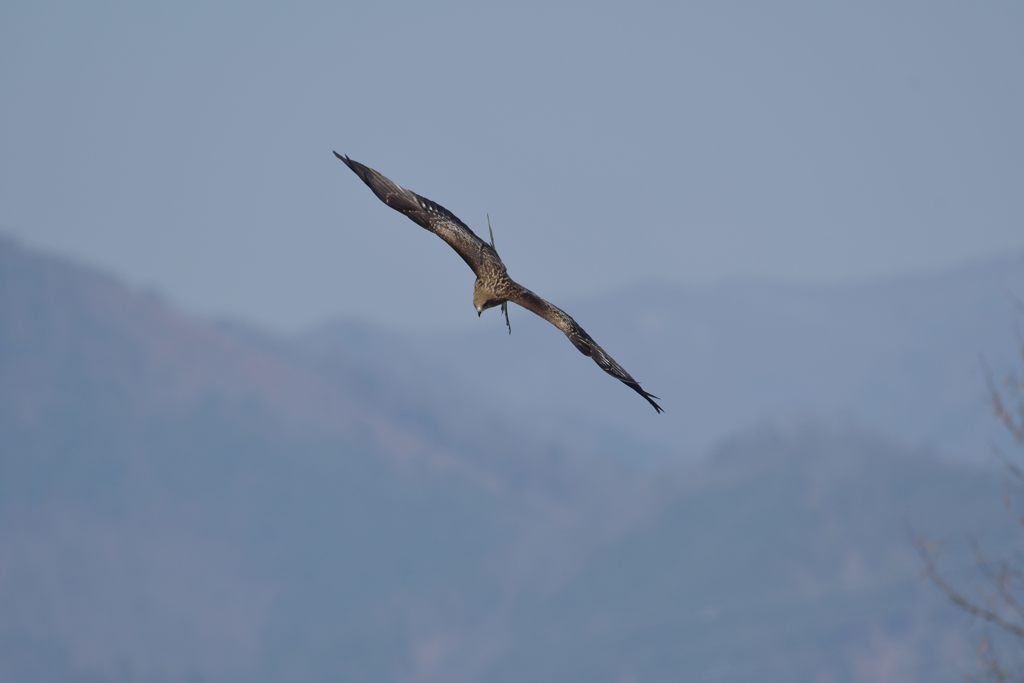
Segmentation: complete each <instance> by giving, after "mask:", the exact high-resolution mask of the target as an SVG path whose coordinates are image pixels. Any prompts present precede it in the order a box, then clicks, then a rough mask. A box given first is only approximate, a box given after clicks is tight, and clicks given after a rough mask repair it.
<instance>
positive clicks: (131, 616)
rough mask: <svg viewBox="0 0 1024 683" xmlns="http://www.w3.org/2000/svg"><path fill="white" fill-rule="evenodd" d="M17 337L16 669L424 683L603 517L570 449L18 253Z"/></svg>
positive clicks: (2, 465)
mask: <svg viewBox="0 0 1024 683" xmlns="http://www.w3.org/2000/svg"><path fill="white" fill-rule="evenodd" d="M0 340H3V345H2V346H0V377H2V378H3V381H2V382H0V446H2V448H0V471H2V473H3V476H0V545H2V547H3V548H4V553H3V555H2V557H0V602H2V603H3V604H4V605H5V609H4V616H3V617H2V618H0V678H2V679H7V678H12V679H31V680H39V681H47V680H73V679H82V680H93V679H102V680H132V679H135V678H143V679H147V680H152V679H154V678H163V679H167V680H184V679H189V678H190V677H192V676H195V677H198V678H199V679H200V680H206V679H213V680H253V678H254V677H259V678H261V679H263V680H280V679H282V678H284V679H304V680H308V679H314V680H315V679H318V678H321V677H327V678H332V679H333V678H334V677H335V674H336V672H338V671H346V672H349V673H350V674H355V673H357V672H359V671H364V672H369V673H368V674H367V675H369V677H371V678H381V677H386V678H390V679H392V680H398V679H403V678H407V677H408V676H410V675H411V672H414V671H417V670H419V669H420V668H423V667H425V666H427V665H426V664H423V662H422V661H420V660H421V659H422V658H423V656H425V655H421V654H419V653H420V651H421V650H423V649H424V648H426V649H428V650H429V649H430V647H431V645H430V643H431V642H433V641H432V640H431V639H433V638H435V637H437V636H436V634H437V633H442V634H443V633H447V632H449V631H453V630H457V629H467V630H471V628H472V627H471V625H472V624H473V623H475V622H476V621H479V620H480V619H482V618H483V616H482V615H483V614H484V613H486V612H487V611H488V610H489V609H490V608H491V606H492V604H493V602H494V601H496V600H503V599H506V598H505V597H504V596H505V595H506V592H507V591H508V590H514V589H515V586H517V585H518V584H519V583H520V582H523V581H527V580H528V579H529V577H530V576H531V575H533V574H535V573H536V571H537V570H536V565H535V563H533V562H532V559H531V557H530V556H529V555H523V554H522V553H521V552H520V550H521V548H523V547H532V548H534V549H536V550H537V551H538V552H540V553H543V554H547V555H550V554H551V553H553V552H554V550H556V549H557V548H558V547H559V546H558V544H557V543H556V541H558V539H559V538H560V534H561V533H562V532H563V531H564V530H567V529H573V528H576V527H578V526H579V524H580V521H579V520H580V518H583V517H586V515H585V514H584V513H583V511H582V510H578V509H576V508H574V507H573V506H574V505H580V504H581V503H583V502H584V501H585V500H586V496H587V495H589V494H588V493H587V488H586V482H587V481H589V480H590V479H591V476H592V475H591V474H588V472H587V471H584V470H582V469H579V468H575V469H574V470H573V471H572V473H571V474H572V476H571V477H569V476H567V475H568V474H569V471H568V469H567V466H566V464H565V463H563V462H561V461H560V460H559V459H558V458H557V456H555V455H549V454H546V453H543V452H540V453H537V454H526V455H525V456H524V457H522V458H520V459H517V460H515V461H512V459H511V458H505V457H503V454H508V453H510V452H511V453H515V452H517V451H518V450H519V449H520V448H521V446H517V444H516V443H514V442H510V441H508V440H507V439H506V440H504V441H503V442H501V444H500V447H498V448H493V449H491V448H488V446H489V442H488V441H482V442H480V443H478V444H476V445H475V446H472V445H471V444H469V443H468V442H466V441H465V440H463V442H462V443H461V444H460V449H459V450H456V449H454V448H453V442H452V441H450V440H446V439H445V438H444V437H443V435H439V434H438V433H437V431H436V430H430V429H423V428H422V426H423V425H424V424H429V423H431V422H432V421H433V420H432V419H431V418H430V416H429V413H426V414H420V415H418V416H417V418H418V419H409V420H403V419H402V417H401V415H400V414H398V412H396V411H395V410H393V409H392V408H391V407H389V405H388V404H387V402H386V401H384V400H383V398H384V397H374V396H368V395H367V393H366V391H365V389H366V384H367V383H368V380H367V379H366V378H362V379H360V378H359V377H358V376H357V375H355V374H351V375H350V374H347V373H345V372H344V371H343V368H341V369H338V368H336V369H335V372H333V374H326V373H322V372H320V371H319V370H318V369H317V368H315V367H313V366H312V364H310V363H308V362H307V361H306V360H304V358H303V356H302V354H300V353H298V352H295V351H293V350H291V349H289V348H287V347H286V346H285V345H283V344H282V343H280V342H278V341H275V340H273V339H270V338H265V337H261V336H260V335H258V334H257V333H243V332H241V331H240V330H238V329H234V328H228V327H225V326H211V325H208V324H205V323H202V322H199V321H195V320H192V319H189V318H187V317H185V316H182V315H181V314H179V313H177V312H175V311H174V310H172V309H169V308H168V307H167V306H165V305H164V304H162V303H161V302H160V301H159V300H158V299H157V298H155V297H152V296H149V295H143V294H138V293H135V292H132V291H130V290H127V289H125V288H124V287H122V286H120V285H119V284H118V283H116V282H115V281H113V280H111V279H110V278H107V277H104V276H101V275H98V274H97V273H95V272H93V271H90V270H88V269H83V268H80V267H77V266H74V265H71V264H68V263H66V262H64V261H61V260H59V259H54V258H51V257H48V256H43V255H39V254H37V253H35V252H32V251H29V250H26V249H23V248H21V247H19V246H17V245H15V244H13V243H10V242H6V241H4V242H0ZM405 389H406V390H408V387H406V388H405ZM479 415H480V416H481V419H486V412H480V413H479ZM484 451H487V452H486V453H484ZM477 452H481V453H483V455H481V456H479V457H477V456H476V453H477ZM510 462H514V464H512V465H510V464H509V463H510ZM544 462H548V465H546V466H544V465H543V463H544ZM594 464H595V468H594V469H595V470H596V472H597V475H598V476H600V471H601V467H599V466H596V463H594ZM626 488H627V489H628V486H627V487H626ZM527 530H529V534H526V531H527ZM424 642H425V643H426V644H424ZM428 659H429V657H428Z"/></svg>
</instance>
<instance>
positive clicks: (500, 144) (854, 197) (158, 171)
mask: <svg viewBox="0 0 1024 683" xmlns="http://www.w3.org/2000/svg"><path fill="white" fill-rule="evenodd" d="M1022 35H1024V5H1022V4H1020V3H1018V2H1011V1H1006V2H997V1H992V2H984V3H965V2H958V1H956V2H955V1H949V2H933V1H927V2H925V1H920V2H917V1H915V2H909V1H908V2H888V1H887V2H856V3H839V2H835V3H823V2H773V3H763V2H717V1H716V2H710V1H708V2H698V3H644V4H639V3H629V4H628V5H627V4H626V3H579V4H561V5H557V6H553V5H549V4H548V3H538V4H535V5H531V4H530V3H514V4H511V3H506V4H504V5H501V6H499V5H492V6H485V5H484V4H483V3H470V2H465V3H453V2H448V3H417V4H412V3H410V4H408V5H399V4H394V3H392V4H384V3H367V2H361V3H323V4H302V5H299V4H289V5H287V6H285V5H284V4H282V3H277V4H274V5H273V6H260V7H255V6H252V5H250V4H249V3H245V4H237V5H228V4H224V3H175V4H165V3H114V4H106V3H99V2H96V3H67V4H49V3H43V2H5V3H3V6H2V8H0V100H2V107H0V229H2V230H4V231H6V232H10V233H13V234H14V235H16V236H19V237H21V238H22V239H23V240H24V241H26V242H28V243H29V244H32V245H37V246H43V247H48V248H55V249H57V250H59V251H61V252H63V253H66V254H70V255H73V256H76V257H79V258H83V259H85V260H87V261H89V262H91V263H94V264H97V265H100V266H103V267H107V268H109V269H111V270H113V271H115V272H117V273H119V274H121V275H122V276H123V277H124V278H126V279H127V280H128V281H129V282H132V283H134V284H140V285H146V286H153V287H156V288H158V289H160V290H162V291H165V292H166V293H167V294H169V295H170V297H171V298H172V300H174V301H176V302H178V303H180V304H182V305H184V306H186V307H187V308H189V309H191V310H195V311H199V312H202V313H206V314H214V315H221V314H227V315H231V316H234V317H241V318H244V319H249V320H252V321H255V322H259V323H263V324H267V325H270V326H273V327H275V328H278V329H285V330H288V329H297V328H299V327H302V326H304V325H308V324H310V323H313V322H316V321H320V320H323V319H325V318H328V317H331V316H334V315H356V316H361V317H366V318H370V319H372V320H375V321H379V322H383V323H387V324H390V325H394V326H399V327H410V326H418V325H430V326H435V327H436V326H439V325H447V324H453V323H457V322H458V321H470V320H473V319H475V316H474V315H473V311H472V307H471V287H472V274H471V273H470V272H469V271H468V270H467V269H466V268H465V266H464V265H463V264H462V262H461V261H460V260H459V259H458V258H457V257H456V256H455V255H454V254H452V253H451V252H449V251H448V250H447V248H446V247H445V246H444V245H443V244H442V243H440V242H439V241H438V240H436V238H433V237H432V236H430V235H428V234H426V233H425V232H423V231H422V230H420V229H419V228H417V227H416V226H415V225H413V224H412V223H409V222H408V221H406V220H405V219H403V218H402V217H401V216H399V215H398V214H395V213H393V212H391V211H390V210H388V209H386V208H385V207H384V206H383V205H381V204H380V203H379V202H377V200H376V199H375V198H374V197H373V196H372V195H371V194H370V193H369V192H368V190H367V189H366V188H365V187H363V186H362V185H361V184H360V183H359V182H358V180H357V179H356V178H355V177H354V176H353V175H352V174H351V173H349V171H348V170H347V169H345V168H344V167H343V166H342V165H341V164H339V163H338V162H337V161H336V160H334V158H333V157H332V156H331V154H330V151H331V149H338V150H339V151H341V152H345V153H348V154H350V155H352V156H353V158H356V159H358V160H361V161H363V162H365V163H368V164H370V165H371V166H374V167H376V168H378V169H379V170H381V171H383V172H384V173H386V174H387V175H389V176H391V177H392V178H394V179H395V180H397V181H398V182H400V183H402V184H404V185H406V186H407V187H410V188H412V189H414V190H416V191H418V192H420V193H421V194H425V195H427V196H428V197H431V198H433V199H435V200H437V201H439V202H440V203H442V204H444V205H445V206H447V207H448V208H449V209H451V210H453V211H455V212H456V213H457V214H458V215H460V216H461V217H462V218H463V219H464V220H466V221H467V222H468V223H470V225H471V226H474V227H475V228H478V229H479V228H483V229H484V230H486V227H485V226H486V223H485V221H484V214H485V212H486V211H489V212H490V213H491V217H492V219H493V221H494V226H495V232H496V236H497V240H498V246H499V250H500V251H501V253H502V255H503V256H504V258H505V260H506V262H507V263H508V264H509V268H510V271H511V273H512V275H513V276H514V277H517V278H518V279H520V280H522V281H523V282H524V283H526V284H527V285H529V286H530V287H532V288H533V289H535V290H537V291H538V292H539V293H541V294H543V295H546V296H548V297H549V298H552V299H553V300H554V301H556V302H559V301H562V302H565V301H566V300H570V299H572V298H575V297H578V296H584V295H589V294H595V293H599V292H602V291H607V290H610V289H613V288H615V287H617V286H620V285H624V284H629V283H635V282H639V281H651V280H666V281H672V282H685V283H703V282H709V281H716V280H721V279H724V278H731V277H737V276H739V277H749V276H755V277H769V278H773V279H785V280H818V281H835V280H846V279H850V278H869V277H873V276H875V275H878V274H888V273H898V272H904V271H908V270H917V269H924V268H932V267H938V266H942V265H946V264H952V263H956V262H959V261H963V260H967V259H972V258H977V257H980V256H984V255H988V254H993V253H998V252H1000V251H1003V250H1006V249H1010V248H1019V247H1021V246H1022V245H1024V132H1022V125H1021V123H1020V122H1021V121H1024V78H1022V77H1021V75H1022V74H1024V40H1021V36H1022ZM495 324H496V323H495Z"/></svg>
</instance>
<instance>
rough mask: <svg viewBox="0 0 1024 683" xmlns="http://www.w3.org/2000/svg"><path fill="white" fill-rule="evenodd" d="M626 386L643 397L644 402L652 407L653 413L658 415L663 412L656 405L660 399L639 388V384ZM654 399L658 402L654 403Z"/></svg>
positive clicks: (662, 409) (663, 410)
mask: <svg viewBox="0 0 1024 683" xmlns="http://www.w3.org/2000/svg"><path fill="white" fill-rule="evenodd" d="M626 386H628V387H629V388H630V389H632V390H633V391H635V392H636V393H638V394H640V395H641V396H643V397H644V400H645V401H647V402H648V403H650V404H651V405H652V406H654V412H656V413H658V414H659V415H660V414H661V413H663V412H665V409H664V408H662V407H661V406H660V405H658V401H660V400H661V399H660V398H658V397H657V396H655V395H654V394H651V393H648V392H646V391H644V388H643V387H642V386H640V383H639V382H634V383H632V384H627V385H626ZM655 399H658V401H655Z"/></svg>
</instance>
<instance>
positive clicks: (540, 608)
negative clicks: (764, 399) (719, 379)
mask: <svg viewBox="0 0 1024 683" xmlns="http://www.w3.org/2000/svg"><path fill="white" fill-rule="evenodd" d="M1002 491H1003V489H1002V488H1000V487H999V486H998V485H995V484H994V483H993V481H992V479H991V477H990V476H988V475H987V474H984V473H980V472H977V471H972V470H970V469H962V468H958V467H955V466H952V465H948V464H942V463H937V462H936V461H935V460H934V459H932V458H927V457H920V456H918V457H912V456H908V455H907V454H905V453H901V452H899V450H897V449H893V448H892V447H891V446H889V445H886V444H885V443H883V442H879V441H877V440H874V439H870V438H864V437H860V436H856V435H838V436H835V435H828V434H825V433H820V432H814V431H809V432H802V433H795V434H779V433H777V432H772V431H758V432H753V433H750V434H747V435H745V436H743V437H742V438H738V439H735V440H733V441H731V442H730V443H728V444H725V445H723V446H722V447H721V448H720V449H719V450H718V452H717V453H716V455H715V457H714V458H713V459H712V461H710V462H708V463H706V464H703V465H701V466H698V467H691V468H687V469H685V470H682V471H679V472H678V473H677V476H676V477H675V478H673V479H672V480H671V481H670V482H667V483H666V485H665V488H664V498H663V499H661V502H660V504H659V506H658V509H657V510H656V511H655V512H654V513H653V514H650V515H649V516H647V517H645V519H643V520H641V521H638V522H637V523H636V524H635V525H633V526H632V527H631V528H630V530H629V533H628V534H623V535H622V536H620V537H619V538H618V539H617V540H614V541H612V542H610V543H608V544H607V545H605V546H604V547H602V548H601V549H599V550H598V551H597V552H595V553H593V554H592V555H590V556H589V557H588V561H587V562H586V563H585V564H584V565H583V566H582V567H581V568H580V570H579V571H578V572H576V573H574V574H573V575H572V576H571V577H569V578H568V579H567V580H566V581H565V582H564V584H563V585H561V586H560V587H558V588H557V589H556V590H554V591H553V592H551V593H545V594H543V595H542V596H539V598H538V599H537V601H536V602H533V603H530V604H529V605H527V606H525V607H524V608H523V609H522V610H521V611H520V612H519V613H517V615H516V617H517V620H516V621H515V623H516V626H517V627H518V629H519V630H517V631H516V633H515V637H514V638H511V639H510V645H509V647H508V649H507V650H506V651H505V652H503V656H502V657H499V658H496V660H495V661H494V663H493V665H492V666H491V668H489V669H488V670H487V671H486V672H485V673H484V674H483V675H481V676H480V677H479V680H490V681H514V680H531V681H559V680H590V681H618V680H637V681H662V680H675V678H673V677H672V676H671V675H670V672H686V675H685V676H680V677H679V678H681V679H684V680H714V681H737V682H739V681H749V680H759V681H779V682H780V683H782V682H784V681H795V680H828V681H837V682H838V681H882V680H886V681H911V680H920V681H957V680H961V679H962V675H961V671H962V670H963V669H962V667H965V666H968V665H969V664H970V658H969V656H967V654H968V652H969V650H970V645H969V643H968V642H966V641H965V638H966V634H967V633H969V632H970V631H969V629H968V624H969V623H970V620H969V619H967V618H964V616H963V615H961V614H959V613H957V612H955V610H953V609H952V608H951V607H950V606H949V605H947V604H946V602H945V600H944V598H942V597H941V596H940V595H938V594H937V592H936V591H934V590H933V589H932V588H931V587H930V586H929V585H927V584H924V583H922V582H921V576H920V563H919V560H918V558H917V557H916V555H915V554H914V552H913V551H912V550H911V548H910V544H909V540H910V538H911V537H912V536H913V535H915V534H923V535H925V536H927V537H928V538H931V539H941V540H944V541H946V544H945V546H944V548H945V550H946V555H945V557H946V559H947V560H949V563H948V564H947V565H946V568H947V569H949V570H950V571H954V572H956V573H957V576H958V579H959V578H963V577H970V576H972V574H971V571H969V570H970V569H972V568H971V567H970V563H969V561H968V560H966V559H965V557H964V555H965V553H964V551H965V550H966V544H967V538H968V536H969V535H972V534H973V535H975V536H976V537H977V538H979V539H981V541H982V542H983V543H985V544H987V547H988V548H990V549H991V550H992V551H993V552H999V551H1001V550H1003V549H1005V548H1007V547H1008V539H1014V542H1016V539H1017V538H1019V532H1018V531H1017V530H1015V528H1014V524H1013V520H1012V519H1011V518H1010V516H1009V515H1007V514H1006V511H1005V510H1004V509H1003V507H1002V502H1001V493H1002ZM954 503H955V504H954Z"/></svg>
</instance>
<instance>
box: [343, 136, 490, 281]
mask: <svg viewBox="0 0 1024 683" xmlns="http://www.w3.org/2000/svg"><path fill="white" fill-rule="evenodd" d="M334 156H336V157H338V158H339V159H341V160H342V161H343V162H345V165H346V166H348V167H349V168H350V169H352V171H353V172H354V173H355V174H356V175H357V176H359V179H360V180H362V181H363V182H364V183H366V184H367V186H369V188H370V189H371V190H373V193H374V194H375V195H377V198H378V199H380V200H381V201H382V202H384V203H385V204H387V205H388V206H390V207H391V208H392V209H394V210H395V211H398V212H400V213H403V214H405V215H406V216H408V217H409V218H410V219H412V220H413V221H414V222H416V223H417V224H418V225H420V226H422V227H424V228H426V229H427V230H429V231H430V232H432V233H434V234H435V235H437V236H438V237H440V238H441V239H443V240H444V241H445V242H447V243H448V244H449V246H451V248H452V249H454V250H455V251H456V252H458V254H459V256H461V257H462V260H463V261H465V262H466V264H467V265H468V266H469V267H470V268H472V269H473V272H474V273H478V271H479V269H480V266H481V264H483V263H484V262H485V261H487V260H495V261H498V262H499V263H500V262H501V259H500V258H498V254H497V252H496V251H494V249H493V248H491V245H489V244H487V243H486V242H484V241H483V240H482V239H480V238H479V237H477V236H476V233H475V232H473V231H472V230H470V229H469V226H467V225H466V224H465V223H463V222H462V221H460V220H459V219H458V218H457V217H456V216H455V214H453V213H452V212H451V211H449V210H448V209H446V208H444V207H443V206H441V205H440V204H438V203H437V202H433V201H431V200H429V199H427V198H426V197H422V196H420V195H418V194H416V193H415V192H413V191H412V190H407V189H405V188H404V187H401V186H400V185H398V184H396V183H394V182H393V181H391V180H389V179H388V178H386V177H384V176H383V175H381V174H380V173H378V172H377V171H375V170H373V169H372V168H370V167H369V166H364V165H363V164H361V163H359V162H358V161H352V160H351V159H349V158H348V157H347V156H342V155H341V154H338V153H337V152H335V153H334ZM478 274H479V273H478Z"/></svg>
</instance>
